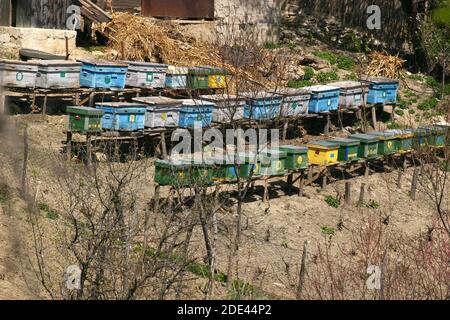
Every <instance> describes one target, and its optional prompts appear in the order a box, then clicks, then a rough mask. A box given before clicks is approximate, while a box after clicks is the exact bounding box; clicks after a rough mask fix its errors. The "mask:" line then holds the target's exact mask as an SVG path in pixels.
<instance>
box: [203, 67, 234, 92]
mask: <svg viewBox="0 0 450 320" xmlns="http://www.w3.org/2000/svg"><path fill="white" fill-rule="evenodd" d="M199 68H203V69H205V70H206V74H207V76H208V87H209V88H211V89H225V88H226V87H227V82H228V81H227V77H228V75H229V74H230V73H229V72H228V71H227V70H226V69H225V68H220V67H211V66H201V67H199Z"/></svg>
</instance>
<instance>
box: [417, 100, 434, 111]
mask: <svg viewBox="0 0 450 320" xmlns="http://www.w3.org/2000/svg"><path fill="white" fill-rule="evenodd" d="M438 102H439V101H438V100H437V99H436V98H428V99H426V100H425V101H423V102H422V103H419V105H418V106H417V108H418V109H419V110H422V111H427V110H432V109H434V108H436V106H437V104H438Z"/></svg>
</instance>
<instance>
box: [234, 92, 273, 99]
mask: <svg viewBox="0 0 450 320" xmlns="http://www.w3.org/2000/svg"><path fill="white" fill-rule="evenodd" d="M239 97H244V98H246V99H250V100H271V99H280V98H281V96H280V95H279V94H276V93H272V92H265V91H259V92H242V93H240V94H239Z"/></svg>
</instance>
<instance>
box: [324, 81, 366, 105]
mask: <svg viewBox="0 0 450 320" xmlns="http://www.w3.org/2000/svg"><path fill="white" fill-rule="evenodd" d="M329 85H330V86H333V87H339V88H340V89H341V93H340V95H339V106H341V107H343V108H357V107H360V106H362V105H365V104H366V102H367V93H368V91H369V86H368V84H367V83H366V82H361V81H339V82H333V83H330V84H329Z"/></svg>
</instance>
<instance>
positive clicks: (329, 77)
mask: <svg viewBox="0 0 450 320" xmlns="http://www.w3.org/2000/svg"><path fill="white" fill-rule="evenodd" d="M316 79H317V81H318V82H319V83H322V84H326V83H328V82H331V81H337V80H339V76H338V75H337V73H336V71H329V72H319V73H318V74H317V76H316Z"/></svg>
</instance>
